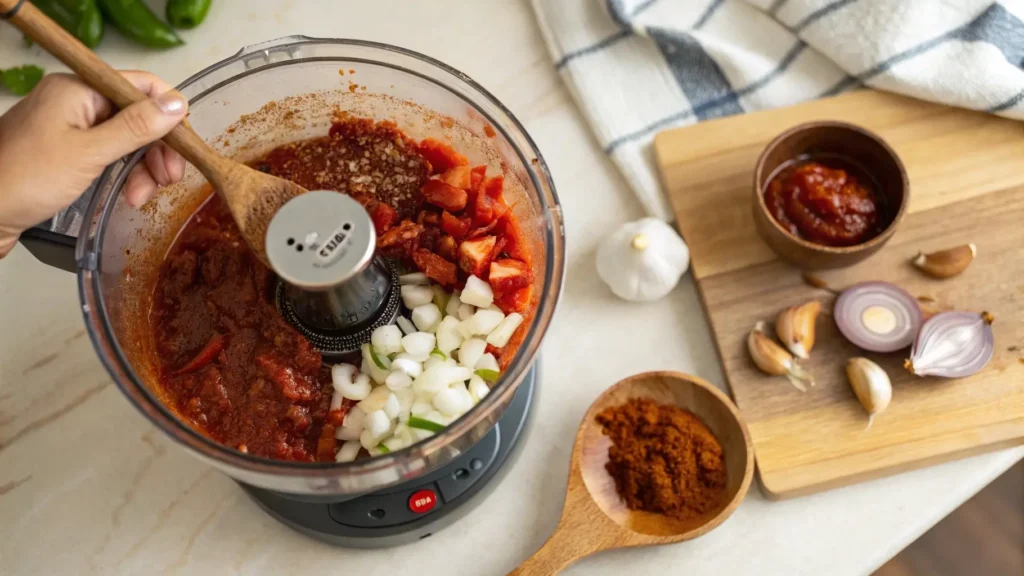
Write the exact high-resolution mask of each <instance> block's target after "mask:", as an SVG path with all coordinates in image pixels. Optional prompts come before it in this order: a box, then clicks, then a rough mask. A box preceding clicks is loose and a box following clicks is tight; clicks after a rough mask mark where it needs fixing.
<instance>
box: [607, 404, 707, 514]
mask: <svg viewBox="0 0 1024 576" xmlns="http://www.w3.org/2000/svg"><path fill="white" fill-rule="evenodd" d="M597 422H598V423H599V424H601V425H602V426H603V427H604V433H605V434H606V435H607V436H609V437H610V438H611V440H612V447H611V448H609V450H608V464H607V466H606V468H607V470H608V473H609V474H611V476H612V478H614V479H615V488H616V490H617V491H618V493H619V495H620V496H621V497H622V499H623V500H625V502H626V505H627V506H628V507H629V508H630V509H633V510H646V511H648V512H658V513H661V514H665V515H667V516H672V517H675V518H680V519H688V518H693V517H697V516H700V515H702V514H705V513H707V512H710V511H712V510H714V509H715V508H716V507H718V505H719V504H720V503H721V501H722V498H723V497H724V496H725V485H726V470H725V459H724V457H723V455H722V445H721V444H720V443H719V442H718V439H717V438H715V436H714V434H713V433H712V432H711V430H709V429H708V427H707V426H705V425H704V423H703V422H701V420H700V418H698V417H697V416H696V415H695V414H693V413H692V412H690V411H688V410H683V409H682V408H679V407H676V406H667V405H662V404H657V403H655V402H653V401H652V400H648V399H644V398H634V399H633V400H630V401H629V402H627V403H626V404H623V405H621V406H614V407H611V408H608V409H606V410H604V411H602V412H601V413H600V414H598V416H597Z"/></svg>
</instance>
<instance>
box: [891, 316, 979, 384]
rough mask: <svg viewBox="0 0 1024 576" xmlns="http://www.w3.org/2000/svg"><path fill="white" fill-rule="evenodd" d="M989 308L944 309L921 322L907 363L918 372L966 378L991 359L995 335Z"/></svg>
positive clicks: (917, 373) (906, 364)
mask: <svg viewBox="0 0 1024 576" xmlns="http://www.w3.org/2000/svg"><path fill="white" fill-rule="evenodd" d="M994 320H995V319H994V318H993V317H992V315H991V314H989V313H988V312H982V313H981V314H978V313H975V312H942V313H939V314H936V315H935V316H932V317H931V318H930V319H929V320H928V321H927V322H925V323H924V325H923V326H921V332H920V333H919V334H918V335H917V339H916V340H915V341H914V346H913V348H911V349H910V358H908V359H907V361H906V362H905V363H904V366H905V367H906V368H907V370H909V371H910V372H911V373H912V374H916V375H918V376H941V377H943V378H963V377H964V376H970V375H971V374H974V373H976V372H980V371H981V369H982V368H984V367H985V365H986V364H988V361H989V360H991V359H992V353H993V351H994V350H995V336H994V335H993V334H992V322H993V321H994Z"/></svg>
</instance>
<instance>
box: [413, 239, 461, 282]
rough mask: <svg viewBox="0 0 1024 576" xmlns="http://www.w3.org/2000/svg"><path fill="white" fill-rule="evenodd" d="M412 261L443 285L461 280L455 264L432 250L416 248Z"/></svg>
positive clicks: (429, 276)
mask: <svg viewBox="0 0 1024 576" xmlns="http://www.w3.org/2000/svg"><path fill="white" fill-rule="evenodd" d="M412 261H413V262H414V263H415V264H416V266H417V267H418V268H419V269H420V270H421V271H423V273H424V274H426V275H427V277H428V278H430V279H431V280H433V281H435V282H437V283H438V284H440V285H442V286H453V285H455V283H456V282H458V281H459V275H458V273H457V271H456V268H455V264H454V263H452V262H449V261H447V260H445V259H444V258H442V257H440V256H438V255H437V254H434V253H433V252H431V251H430V250H424V249H422V248H421V249H419V250H416V251H415V252H413V254H412Z"/></svg>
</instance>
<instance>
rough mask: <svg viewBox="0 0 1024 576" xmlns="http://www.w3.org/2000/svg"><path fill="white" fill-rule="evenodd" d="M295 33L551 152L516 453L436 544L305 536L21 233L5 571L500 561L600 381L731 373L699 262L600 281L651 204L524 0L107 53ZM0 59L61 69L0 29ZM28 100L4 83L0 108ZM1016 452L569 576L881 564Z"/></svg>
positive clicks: (779, 507)
mask: <svg viewBox="0 0 1024 576" xmlns="http://www.w3.org/2000/svg"><path fill="white" fill-rule="evenodd" d="M290 34H306V35H310V36H322V37H355V38H363V39H370V40H376V41H381V42H388V43H393V44H400V45H402V46H405V47H407V48H410V49H413V50H417V51H421V52H424V53H426V54H428V55H430V56H433V57H435V58H438V59H440V60H442V61H444V62H446V63H448V64H450V65H452V66H454V67H455V68H457V69H459V70H461V71H463V72H465V73H467V74H469V75H470V76H472V77H473V78H474V79H476V80H477V81H479V82H480V83H481V84H482V85H483V86H485V87H486V88H487V89H488V90H490V91H491V92H492V93H494V94H495V95H496V96H497V97H498V98H499V99H501V100H502V101H503V102H504V103H505V104H506V105H507V106H508V107H509V108H510V109H511V110H512V111H513V113H514V114H516V116H518V117H519V119H520V120H521V121H522V122H523V124H525V126H526V128H527V129H528V130H529V132H530V134H531V135H532V136H533V138H534V139H535V140H536V142H537V143H538V145H539V147H540V149H541V151H542V152H543V153H544V155H545V158H546V160H547V162H548V165H549V166H550V168H551V172H552V174H553V176H554V179H555V183H556V185H557V187H558V190H559V193H560V196H561V199H562V202H563V208H564V212H565V217H566V233H567V236H568V246H569V250H568V261H567V266H568V267H567V281H566V286H565V293H564V297H563V299H562V302H561V304H560V308H559V311H558V314H557V315H556V317H555V321H554V323H553V324H552V327H551V329H550V331H549V334H548V337H547V339H546V341H545V344H544V347H543V357H542V360H541V362H542V372H543V375H544V376H543V378H544V379H543V383H542V385H541V388H540V390H539V397H538V403H537V407H536V412H535V417H534V421H533V423H532V425H531V427H530V429H529V431H528V436H527V438H526V444H525V446H524V450H523V452H522V454H521V455H520V458H519V460H518V461H517V462H516V464H515V465H514V467H513V468H512V469H511V470H509V472H508V475H507V476H506V477H505V479H504V481H503V482H502V483H501V484H500V485H498V486H497V488H496V489H495V490H494V492H493V493H492V494H491V495H490V496H489V497H488V498H487V499H486V500H484V501H483V502H482V503H481V504H480V505H479V506H477V507H476V508H475V509H474V510H473V511H472V512H470V513H469V514H468V515H467V516H466V517H465V518H463V519H462V520H460V521H459V522H457V523H456V524H454V525H453V526H451V527H449V528H447V529H446V530H444V531H442V532H439V533H437V534H435V535H434V536H433V537H431V538H429V539H427V540H423V541H419V542H417V543H415V544H411V545H408V546H405V547H403V548H400V549H391V550H345V549H339V548H333V547H330V546H327V545H325V544H321V543H319V542H315V541H313V540H310V539H308V538H306V537H303V536H300V535H299V534H297V533H295V532H293V531H291V530H290V529H288V528H286V527H284V526H283V525H281V524H279V523H277V522H276V521H275V520H273V519H271V518H270V517H269V516H267V515H265V514H264V513H263V512H261V511H260V510H259V509H258V508H257V507H256V505H255V504H253V503H252V502H251V501H250V500H249V499H248V498H247V497H246V496H245V495H244V494H243V493H242V491H241V490H240V489H239V488H238V487H237V486H236V485H235V484H234V483H233V482H232V481H231V480H230V479H229V478H227V477H226V476H223V475H221V474H220V473H218V472H216V471H214V470H213V469H211V468H209V467H208V466H206V465H204V464H202V463H201V462H199V461H198V460H196V459H194V458H192V457H191V456H189V455H187V454H186V453H185V452H184V451H182V450H181V449H179V448H178V447H176V446H174V445H173V444H172V442H171V441H170V440H169V439H167V438H166V437H165V436H164V435H163V434H162V433H161V432H159V431H158V430H156V429H154V428H153V427H152V426H150V425H149V423H148V422H147V421H145V420H144V419H143V418H142V417H141V416H140V415H139V414H138V413H137V412H136V411H135V410H134V409H133V408H132V407H131V406H130V405H129V403H128V402H127V401H125V399H124V398H123V397H122V395H121V394H120V392H119V391H118V390H117V388H116V386H114V384H113V382H112V381H111V379H110V377H109V376H108V375H107V373H106V371H105V370H104V369H103V367H102V366H101V365H100V362H99V361H98V359H97V357H96V355H95V353H94V352H93V349H92V346H91V344H90V343H89V339H88V337H86V335H85V329H84V327H83V324H82V319H81V314H80V310H79V304H78V296H77V293H76V287H75V280H74V277H73V276H72V275H71V274H67V273H63V272H60V271H57V270H53V269H48V268H46V267H45V266H43V265H41V264H39V263H38V262H36V261H35V260H34V259H33V258H32V257H31V255H29V254H28V253H27V252H26V251H25V250H24V249H23V248H20V247H19V248H18V249H16V250H15V252H14V253H13V254H11V255H10V257H8V258H7V259H5V260H4V261H2V262H0V518H3V522H0V566H3V567H4V569H3V572H4V573H6V574H19V575H20V574H60V573H70V574H84V573H119V574H157V573H181V574H285V573H299V572H302V573H309V574H316V573H345V574H411V573H416V574H443V575H445V576H460V575H471V576H477V575H492V574H504V573H505V572H507V571H508V570H510V569H512V568H513V567H515V566H516V565H517V564H518V563H519V562H520V561H521V560H522V559H524V558H526V557H527V556H529V555H530V554H531V553H532V552H533V551H534V550H536V549H537V548H538V547H539V546H540V545H541V544H542V542H543V541H544V539H545V538H546V537H547V535H548V534H549V533H550V532H551V530H552V529H553V528H554V526H555V523H556V522H557V520H558V516H559V513H560V509H561V505H562V499H563V494H564V487H565V481H566V476H567V472H568V460H569V458H568V457H569V452H570V450H571V448H572V439H573V436H574V433H575V430H576V427H577V425H578V423H579V420H580V418H581V417H582V416H583V413H584V411H585V410H586V408H587V406H588V405H589V404H590V402H591V401H592V400H593V399H594V398H595V397H596V396H597V395H598V394H599V393H600V392H601V391H602V390H604V389H605V388H606V387H608V386H609V385H611V384H613V383H614V382H615V381H617V380H618V379H620V378H623V377H625V376H627V375H630V374H633V373H636V372H641V371H644V370H653V369H674V370H682V371H686V372H690V373H693V374H697V375H699V376H701V377H703V378H705V379H708V380H710V381H712V382H715V383H717V384H719V385H722V384H723V377H722V373H721V371H720V369H719V366H718V362H717V359H716V357H715V350H714V345H713V343H712V341H711V337H710V334H709V331H708V326H707V324H706V322H705V320H704V317H703V313H702V311H701V307H700V304H699V302H698V298H697V294H696V291H695V289H694V286H693V283H692V281H691V280H690V279H689V277H687V278H685V279H684V280H683V282H682V283H681V284H680V286H679V287H678V288H677V289H676V290H675V291H674V292H673V293H672V294H670V295H669V296H668V297H667V298H665V299H663V300H661V301H659V302H656V303H652V304H644V305H634V304H629V303H626V302H623V301H620V300H617V299H616V298H614V297H613V296H612V295H611V294H610V293H609V292H608V291H607V290H606V289H605V288H604V286H603V285H601V284H600V282H599V281H598V280H597V279H596V275H595V270H594V262H593V251H594V247H595V245H596V243H597V241H598V240H599V238H600V237H601V236H602V235H603V234H604V233H605V231H606V230H608V229H610V228H612V227H614V226H617V225H618V224H620V223H622V222H624V221H626V220H631V219H634V218H637V217H640V216H641V215H642V214H641V210H640V206H639V204H638V202H637V201H636V200H635V199H634V198H633V196H632V195H631V193H630V191H629V190H628V188H627V187H626V186H625V184H624V183H623V182H622V180H621V179H620V178H619V176H618V174H617V173H616V172H615V170H614V169H613V168H612V166H611V164H610V163H609V161H608V160H607V159H606V158H605V157H604V155H603V154H602V153H601V151H600V150H599V149H598V147H597V146H596V145H595V143H594V141H593V140H592V138H591V137H590V134H589V132H588V130H587V127H586V125H585V123H584V121H583V119H582V118H581V117H580V115H579V113H578V112H577V111H576V109H575V108H574V106H573V104H572V101H571V99H570V97H569V95H568V93H567V91H566V90H565V89H564V87H563V86H562V84H561V82H560V80H559V78H558V76H557V75H556V73H555V71H554V69H553V67H552V65H551V62H550V59H549V57H548V54H547V52H546V51H545V49H544V46H543V43H542V41H541V38H540V35H539V33H538V31H537V27H536V24H535V22H534V19H533V13H532V10H531V9H530V6H529V5H528V3H527V2H513V1H507V0H478V1H475V2H457V1H455V0H446V1H443V2H441V1H435V2H403V1H400V0H378V1H375V2H359V3H357V2H344V3H342V2H336V1H332V0H303V1H302V2H299V1H298V0H282V1H273V2H271V1H265V2H258V3H257V2H252V3H244V4H243V3H234V2H231V3H229V2H215V3H214V8H213V10H212V12H211V14H210V17H209V21H208V22H207V23H205V24H204V25H203V26H202V27H201V28H199V29H198V30H195V31H192V32H188V33H185V34H184V36H185V38H186V40H187V41H188V44H186V45H185V46H184V47H182V48H179V49H177V50H174V51H170V52H159V51H150V50H145V49H142V48H138V47H135V46H132V45H129V44H128V43H127V42H126V41H124V40H123V39H121V38H119V37H118V36H117V35H116V34H109V36H108V38H107V39H106V40H105V41H104V44H103V45H102V46H101V48H100V54H101V55H102V56H103V57H104V58H106V59H107V60H108V61H110V62H111V63H112V64H114V65H115V67H119V68H138V69H146V70H151V71H153V72H155V73H157V74H159V75H161V76H163V77H164V78H165V79H167V80H168V81H170V82H172V83H177V82H180V81H181V80H183V79H184V78H186V77H187V76H189V75H191V74H192V73H194V72H196V71H197V70H199V69H200V68H203V67H205V66H207V65H209V64H211V63H213V62H215V61H217V60H220V59H222V58H224V57H226V56H229V55H230V54H232V53H234V52H235V51H237V50H238V49H239V48H240V47H242V46H245V45H248V44H252V43H256V42H260V41H264V40H269V39H273V38H277V37H281V36H286V35H290ZM0 62H3V65H5V66H6V65H10V64H15V63H17V64H20V63H28V62H35V63H41V64H43V65H45V66H46V67H47V69H48V70H57V69H60V68H61V67H60V66H59V65H57V64H55V63H54V61H53V60H52V59H51V58H49V57H48V56H46V55H44V54H42V53H41V52H40V51H39V49H38V48H33V49H25V48H23V47H22V46H21V38H20V34H18V33H16V32H15V31H14V30H13V29H11V28H10V27H7V26H2V25H0ZM13 103H14V99H13V98H11V97H9V96H2V97H0V111H2V110H6V109H7V108H9V107H10V106H11V105H13ZM29 302H33V304H31V305H30V304H28V303H29ZM1022 456H1024V448H1018V449H1013V450H1007V451H1003V452H998V453H993V454H988V455H984V456H978V457H974V458H970V459H967V460H961V461H958V462H954V463H949V464H944V465H941V466H936V467H932V468H928V469H924V470H919V471H915V472H910V473H905V474H901V475H898V476H894V477H890V478H887V479H883V480H877V481H873V482H868V483H864V484H860V485H857V486H852V487H848V488H844V489H839V490H833V491H830V492H826V493H822V494H818V495H814V496H809V497H805V498H800V499H796V500H790V501H785V502H769V501H767V500H765V498H764V497H763V496H762V495H761V494H760V492H759V491H758V490H757V488H756V487H755V488H753V489H752V490H751V492H750V494H749V495H748V497H747V499H746V500H745V502H744V503H743V504H742V506H740V508H739V509H738V510H737V512H736V513H735V514H734V515H733V516H732V517H731V518H730V519H729V520H728V521H726V522H725V523H724V524H723V525H722V526H721V527H719V528H718V529H717V530H715V531H713V532H711V533H710V534H708V535H706V536H704V537H702V538H699V539H697V540H694V541H691V542H686V543H682V544H677V545H673V546H666V547H661V548H655V549H635V550H628V551H621V552H611V553H607V554H603V555H599V556H595V557H592V558H589V559H586V560H584V561H582V562H581V563H579V564H577V565H575V566H573V567H571V568H570V569H568V570H567V571H566V574H591V575H594V574H596V575H600V574H609V575H611V574H623V573H627V571H628V573H629V574H632V575H635V576H641V575H643V574H664V573H669V572H670V573H686V574H690V575H694V576H696V575H699V574H754V573H756V574H761V575H771V574H780V575H782V574H784V575H787V576H790V575H799V574H808V575H812V574H813V575H819V574H830V575H837V576H838V575H846V574H849V575H854V574H866V573H870V572H871V571H872V570H873V569H874V568H876V567H877V566H879V565H881V564H882V563H884V562H885V561H886V560H887V559H888V558H890V557H891V556H893V555H894V554H896V553H897V552H898V551H899V550H901V549H902V548H903V547H904V546H906V545H907V544H908V543H910V542H911V541H913V540H914V539H915V538H916V537H917V536H918V535H920V534H921V533H923V532H924V531H925V530H927V529H928V528H929V527H930V526H931V525H933V524H934V523H935V522H937V521H938V520H939V519H941V518H942V517H943V516H945V515H946V514H947V513H949V512H950V511H951V510H953V509H954V508H955V507H957V506H958V505H959V504H960V503H961V502H963V501H964V500H966V499H967V498H969V497H970V496H971V495H972V494H974V493H975V492H976V491H978V490H979V489H981V488H982V487H983V486H985V485H986V484H987V483H988V482H989V481H991V480H992V479H993V478H995V477H996V476H998V475H999V474H1000V473H1002V472H1003V471H1004V470H1005V469H1006V468H1008V467H1009V466H1010V465H1012V464H1013V463H1014V462H1016V461H1017V460H1018V459H1020V458H1021V457H1022Z"/></svg>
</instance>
